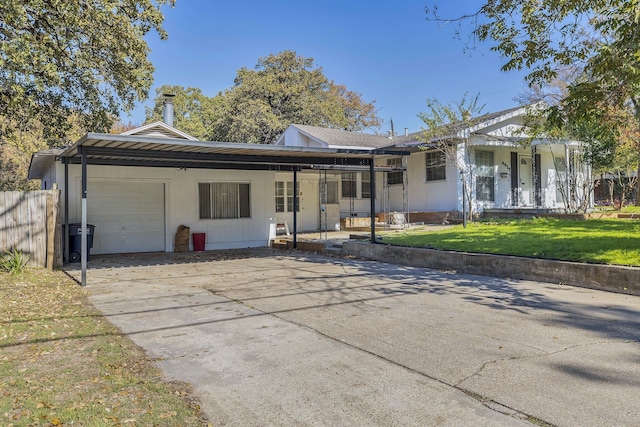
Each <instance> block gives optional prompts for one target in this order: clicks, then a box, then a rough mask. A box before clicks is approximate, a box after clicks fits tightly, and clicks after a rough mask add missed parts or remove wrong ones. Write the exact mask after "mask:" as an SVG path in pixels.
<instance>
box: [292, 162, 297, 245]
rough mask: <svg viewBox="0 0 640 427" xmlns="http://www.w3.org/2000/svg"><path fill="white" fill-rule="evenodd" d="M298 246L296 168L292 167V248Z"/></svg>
mask: <svg viewBox="0 0 640 427" xmlns="http://www.w3.org/2000/svg"><path fill="white" fill-rule="evenodd" d="M297 248H298V168H297V167H294V168H293V249H297Z"/></svg>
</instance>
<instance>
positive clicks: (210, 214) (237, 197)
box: [198, 182, 251, 219]
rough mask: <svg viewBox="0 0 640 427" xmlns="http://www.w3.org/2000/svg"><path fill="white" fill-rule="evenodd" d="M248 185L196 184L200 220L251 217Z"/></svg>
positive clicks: (224, 183) (223, 183) (231, 183)
mask: <svg viewBox="0 0 640 427" xmlns="http://www.w3.org/2000/svg"><path fill="white" fill-rule="evenodd" d="M250 189H251V188H250V184H245V183H238V182H201V183H198V203H199V206H198V211H199V217H200V219H235V218H250V217H251V197H250Z"/></svg>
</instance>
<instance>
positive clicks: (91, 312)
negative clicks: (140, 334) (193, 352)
mask: <svg viewBox="0 0 640 427" xmlns="http://www.w3.org/2000/svg"><path fill="white" fill-rule="evenodd" d="M0 307H1V308H0V425H3V426H16V427H17V426H71V425H75V426H152V425H153V426H187V425H188V426H206V425H210V424H208V423H207V421H206V420H204V419H203V418H202V416H201V414H200V407H199V404H198V402H196V401H194V400H193V399H191V398H190V390H189V387H188V386H187V385H185V384H179V383H169V382H166V381H165V380H164V379H163V377H162V375H161V373H160V372H159V371H158V369H157V368H156V367H155V366H154V365H153V361H152V360H150V359H149V358H148V357H147V356H146V355H145V354H144V352H143V351H142V349H140V348H139V347H137V346H136V345H135V344H134V343H133V342H132V341H131V340H129V338H127V337H126V336H124V335H122V334H121V333H120V331H119V330H118V329H117V328H116V327H115V326H113V325H112V324H110V323H109V322H108V321H107V320H106V319H105V318H104V317H103V316H102V315H101V314H100V313H99V312H98V311H97V310H96V309H95V308H94V307H93V306H92V305H91V304H90V303H89V302H88V301H87V299H86V295H85V291H84V290H83V289H82V288H81V287H80V286H78V285H77V284H76V283H75V282H74V281H73V280H71V279H70V278H69V277H68V276H66V275H65V274H64V273H62V272H47V271H43V270H30V271H27V272H25V273H20V274H17V275H9V274H8V273H0Z"/></svg>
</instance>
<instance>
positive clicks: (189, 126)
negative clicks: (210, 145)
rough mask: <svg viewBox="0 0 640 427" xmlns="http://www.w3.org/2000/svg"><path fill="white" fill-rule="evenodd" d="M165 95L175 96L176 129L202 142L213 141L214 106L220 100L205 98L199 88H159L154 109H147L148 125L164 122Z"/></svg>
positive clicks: (164, 86)
mask: <svg viewBox="0 0 640 427" xmlns="http://www.w3.org/2000/svg"><path fill="white" fill-rule="evenodd" d="M165 94H173V95H175V97H174V100H173V105H174V116H173V117H174V119H173V120H174V121H173V123H174V127H176V128H177V129H180V130H181V131H183V132H186V133H188V134H189V135H191V136H194V137H196V138H198V139H201V140H212V139H213V138H212V137H213V131H212V129H213V121H214V120H213V117H214V114H215V111H216V109H215V108H214V106H215V104H216V103H217V102H218V99H217V98H209V97H207V96H205V95H204V94H203V93H202V91H201V90H200V89H197V88H192V87H189V88H185V87H183V86H171V85H163V86H160V87H159V88H157V89H156V97H155V103H154V106H153V108H148V107H147V108H146V115H147V117H146V122H147V123H151V122H155V121H161V120H162V118H163V108H164V95H165Z"/></svg>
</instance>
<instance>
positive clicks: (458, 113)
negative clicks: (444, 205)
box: [418, 94, 484, 226]
mask: <svg viewBox="0 0 640 427" xmlns="http://www.w3.org/2000/svg"><path fill="white" fill-rule="evenodd" d="M478 97H479V96H478V95H476V96H475V97H473V98H469V97H468V94H465V95H464V96H463V97H462V100H461V101H460V102H457V103H449V104H442V103H441V102H440V101H438V100H437V99H435V98H434V99H427V107H428V110H427V111H426V112H422V113H419V114H418V117H420V119H421V120H422V121H423V122H424V124H425V126H426V128H423V131H422V135H421V136H420V139H421V140H422V141H424V142H425V144H424V146H423V147H421V148H422V149H424V150H429V149H435V150H437V151H439V152H441V153H443V155H444V158H445V162H446V164H452V165H455V166H456V169H457V171H458V173H459V174H460V180H461V181H462V192H463V198H464V200H463V203H462V206H463V218H464V224H465V226H466V221H467V219H468V218H469V219H473V199H472V197H471V194H472V188H473V184H474V173H473V172H474V169H473V165H472V162H471V151H470V148H469V140H468V138H461V137H460V136H459V135H458V130H459V127H460V124H461V123H465V124H466V125H468V126H471V125H472V124H473V122H474V120H475V119H476V118H477V117H478V116H479V115H480V114H481V112H482V110H483V109H484V105H479V104H478Z"/></svg>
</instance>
